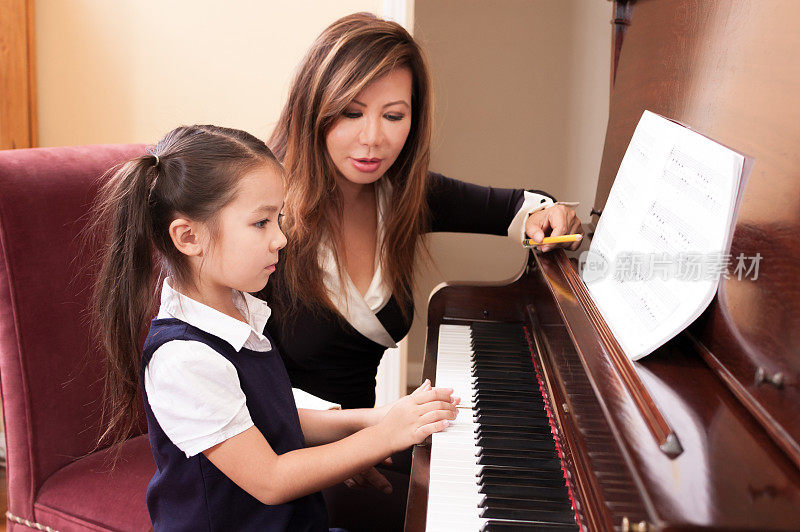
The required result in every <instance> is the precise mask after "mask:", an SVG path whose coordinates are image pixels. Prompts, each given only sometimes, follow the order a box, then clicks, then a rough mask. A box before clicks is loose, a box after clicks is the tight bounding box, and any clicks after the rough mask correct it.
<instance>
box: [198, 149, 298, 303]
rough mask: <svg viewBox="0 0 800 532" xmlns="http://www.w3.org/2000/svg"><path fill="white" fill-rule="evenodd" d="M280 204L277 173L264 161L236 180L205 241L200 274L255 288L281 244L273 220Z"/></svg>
mask: <svg viewBox="0 0 800 532" xmlns="http://www.w3.org/2000/svg"><path fill="white" fill-rule="evenodd" d="M282 209H283V179H282V176H281V174H280V170H279V169H278V168H276V167H275V165H273V164H270V163H267V164H264V165H263V166H260V167H257V168H255V169H253V170H251V171H249V172H248V173H246V174H245V175H244V176H242V178H241V179H240V180H239V183H238V185H237V192H236V196H235V197H234V199H233V200H232V201H231V202H229V203H228V204H227V205H226V206H225V207H223V208H222V210H221V211H220V212H219V214H218V216H217V219H216V224H217V227H216V232H215V234H216V236H215V237H214V238H213V242H209V243H208V244H210V245H206V246H205V248H206V250H207V251H206V256H205V260H204V261H203V266H202V270H201V272H202V275H204V276H205V277H206V280H207V281H210V282H211V284H212V285H218V286H219V287H227V288H234V289H236V290H240V291H242V292H258V291H259V290H261V289H262V288H264V287H265V286H266V285H267V281H268V280H269V276H270V274H272V272H274V271H275V265H276V264H277V262H278V251H279V250H280V249H282V248H283V247H284V246H285V245H286V236H284V234H283V232H282V231H281V228H280V226H279V224H278V217H279V215H280V213H281V210H282Z"/></svg>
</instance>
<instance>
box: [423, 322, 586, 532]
mask: <svg viewBox="0 0 800 532" xmlns="http://www.w3.org/2000/svg"><path fill="white" fill-rule="evenodd" d="M436 385H437V386H447V387H452V388H454V392H453V394H454V395H456V396H458V397H461V405H459V413H458V417H457V418H456V420H455V421H454V422H453V424H452V425H451V426H450V427H448V428H447V430H445V431H444V432H440V433H436V434H434V435H433V437H432V445H431V461H430V484H429V488H428V513H427V520H426V522H427V526H426V530H427V531H429V532H431V531H447V532H450V531H453V530H459V531H460V530H464V531H469V530H473V531H487V532H488V531H500V530H504V531H511V530H557V531H563V530H578V525H577V524H576V522H575V512H574V510H573V508H572V503H571V501H570V496H569V492H568V490H567V487H566V484H565V481H564V473H563V471H562V466H561V460H560V458H559V456H558V453H557V451H556V447H555V444H554V442H553V436H552V434H551V431H550V425H549V421H548V417H547V414H546V410H545V406H544V402H543V399H542V396H541V391H540V389H539V384H538V381H537V378H536V373H535V370H534V367H533V364H532V361H531V357H530V351H529V349H528V345H527V343H526V340H525V337H524V334H523V330H522V326H521V325H519V324H501V323H484V322H475V323H473V324H471V325H449V324H443V325H441V327H440V328H439V347H438V359H437V364H436Z"/></svg>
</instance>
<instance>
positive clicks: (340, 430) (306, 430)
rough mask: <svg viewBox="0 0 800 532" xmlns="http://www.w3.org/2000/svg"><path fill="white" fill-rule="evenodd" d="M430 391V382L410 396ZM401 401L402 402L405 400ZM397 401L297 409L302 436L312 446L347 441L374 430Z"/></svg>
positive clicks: (455, 398)
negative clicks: (372, 406) (369, 404)
mask: <svg viewBox="0 0 800 532" xmlns="http://www.w3.org/2000/svg"><path fill="white" fill-rule="evenodd" d="M430 389H431V383H430V381H429V380H428V379H425V382H423V383H422V385H421V386H420V387H419V388H417V389H416V390H414V392H412V394H411V395H414V394H418V393H421V392H424V391H426V390H430ZM398 401H402V398H401V399H399V400H398ZM398 401H395V402H393V403H390V404H388V405H384V406H381V407H378V408H353V409H348V410H311V409H305V408H298V409H297V413H298V415H299V416H300V425H301V426H302V428H303V436H304V437H305V439H306V444H307V445H309V446H313V445H321V444H323V443H330V442H333V441H336V440H341V439H342V438H346V437H347V436H350V435H351V434H353V433H355V432H358V431H359V430H361V429H364V428H367V427H371V426H372V425H376V424H377V423H379V422H380V420H381V419H383V417H384V416H385V415H386V414H387V413H388V412H389V410H391V409H392V407H394V405H395V404H397V402H398ZM459 401H460V399H459V398H457V397H454V398H453V401H452V402H453V404H454V405H458V403H459Z"/></svg>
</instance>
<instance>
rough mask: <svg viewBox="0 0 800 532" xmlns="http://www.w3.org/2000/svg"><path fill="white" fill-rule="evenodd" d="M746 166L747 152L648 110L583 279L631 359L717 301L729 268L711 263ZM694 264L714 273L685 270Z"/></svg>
mask: <svg viewBox="0 0 800 532" xmlns="http://www.w3.org/2000/svg"><path fill="white" fill-rule="evenodd" d="M743 168H745V157H744V156H743V155H741V154H739V153H737V152H735V151H733V150H730V149H728V148H726V147H724V146H722V145H721V144H718V143H716V142H714V141H713V140H711V139H708V138H707V137H704V136H703V135H701V134H699V133H695V132H693V131H691V130H690V129H688V128H686V127H683V126H681V125H679V124H677V123H675V122H672V121H670V120H667V119H666V118H663V117H661V116H659V115H656V114H654V113H651V112H649V111H645V112H644V114H643V115H642V118H641V119H640V121H639V124H638V125H637V126H636V131H635V132H634V134H633V138H632V139H631V142H630V145H629V146H628V150H627V151H626V152H625V156H624V157H623V159H622V163H621V164H620V167H619V172H618V173H617V177H616V179H615V181H614V186H613V187H612V188H611V193H610V194H609V197H608V200H607V202H606V205H605V208H604V209H603V215H602V216H601V218H600V221H599V223H598V225H597V229H596V230H595V235H594V238H593V239H592V245H591V248H590V249H589V251H588V252H587V253H586V254H585V256H584V257H582V260H581V264H582V272H581V275H582V278H583V281H584V282H585V283H586V286H587V288H588V289H589V291H590V293H591V294H592V297H593V299H594V301H595V303H596V304H597V306H598V308H599V310H600V312H601V313H602V314H603V317H604V318H605V320H606V322H607V323H608V325H609V327H610V328H611V330H612V332H613V333H614V336H615V337H616V338H617V341H618V342H619V343H620V346H621V347H622V349H623V350H624V351H625V353H626V354H627V355H628V356H629V357H630V358H632V359H634V360H636V359H638V358H641V357H643V356H645V355H647V354H649V353H651V352H652V351H653V350H655V349H657V348H658V347H659V346H661V345H663V344H664V343H665V342H667V341H668V340H669V339H670V338H672V337H673V336H675V335H676V334H677V333H678V332H680V331H681V330H683V329H684V328H686V326H687V325H689V323H691V322H692V321H694V320H695V319H696V318H697V317H698V316H699V315H700V313H701V312H702V311H703V310H705V308H706V307H707V306H708V304H709V303H710V302H711V300H712V299H713V297H714V294H715V293H716V290H717V286H718V284H719V279H720V269H719V268H714V267H709V264H708V263H709V261H710V260H711V259H714V258H718V257H723V256H725V253H727V251H728V248H729V246H730V237H731V233H732V227H733V221H734V215H735V212H736V201H737V196H738V192H739V190H740V188H741V184H742V173H743ZM695 266H696V267H697V268H701V270H699V271H701V273H702V272H706V273H708V275H685V273H686V270H687V268H690V267H695ZM712 266H713V265H712ZM702 268H705V269H702Z"/></svg>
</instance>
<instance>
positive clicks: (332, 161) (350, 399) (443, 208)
mask: <svg viewBox="0 0 800 532" xmlns="http://www.w3.org/2000/svg"><path fill="white" fill-rule="evenodd" d="M431 90H432V88H431V82H430V78H429V75H428V71H427V67H426V65H425V62H424V59H423V55H422V51H421V49H420V47H419V45H418V44H417V43H416V42H415V41H414V40H413V39H412V37H411V36H410V35H409V34H408V33H407V32H406V31H405V30H404V29H403V28H402V26H400V25H399V24H396V23H393V22H388V21H384V20H381V19H378V18H376V17H375V16H373V15H370V14H366V13H358V14H354V15H350V16H347V17H344V18H342V19H340V20H338V21H336V22H334V23H333V24H332V25H331V26H329V27H328V28H327V29H326V30H324V31H323V32H322V34H321V35H320V36H319V37H318V38H317V40H316V41H315V42H314V44H313V45H312V47H311V49H310V50H309V52H308V54H307V55H306V57H305V59H304V60H303V62H302V64H301V66H300V69H299V72H298V73H297V75H296V77H295V79H294V82H293V83H292V86H291V89H290V91H289V99H288V102H287V103H286V106H285V107H284V109H283V112H282V114H281V117H280V120H279V122H278V124H277V126H276V129H275V131H274V133H273V135H272V138H271V139H270V142H269V144H270V147H271V148H272V149H273V151H274V152H275V154H276V156H277V157H278V158H279V159H280V160H282V162H283V164H284V166H285V168H286V171H287V176H288V177H287V191H286V192H287V193H286V206H285V209H284V213H285V224H284V229H285V231H286V233H287V237H288V240H289V243H288V245H287V247H286V249H285V251H284V261H285V263H286V264H289V265H291V266H290V267H287V268H280V269H279V271H278V273H277V279H275V282H274V283H270V285H269V286H270V287H269V293H267V294H264V296H265V297H266V298H267V300H268V301H269V302H270V305H273V306H275V307H278V309H279V310H278V311H276V312H275V313H274V316H275V318H274V319H271V320H270V321H269V323H268V324H267V330H268V331H269V333H270V334H271V335H272V337H273V338H274V339H275V340H276V342H277V343H278V344H279V348H280V352H281V353H282V356H283V357H284V362H285V364H286V368H287V370H288V372H289V375H290V378H291V380H292V384H293V386H295V387H297V388H301V389H303V390H305V391H307V392H310V393H312V394H314V395H316V396H318V397H321V398H323V399H327V400H329V401H333V402H336V403H339V404H341V405H342V407H343V408H355V407H368V406H373V405H374V401H375V393H374V389H375V374H376V371H377V367H378V363H379V362H380V359H381V356H382V355H383V353H384V351H385V349H386V348H387V347H392V346H394V345H395V342H397V341H399V340H400V339H402V338H403V337H404V336H405V335H406V334H407V332H408V330H409V328H410V326H411V320H412V317H413V299H412V285H413V266H414V260H415V257H416V254H417V252H418V250H419V249H420V248H421V246H420V244H421V236H422V235H423V234H424V233H426V232H428V231H455V232H473V233H487V234H498V235H504V234H508V235H509V236H511V237H512V238H514V239H515V240H517V241H519V242H520V243H521V240H522V238H523V230H524V231H525V232H527V234H528V235H530V236H532V237H533V238H534V239H536V240H541V238H542V237H543V236H544V234H547V233H550V234H553V235H559V234H566V233H577V232H581V224H580V221H579V220H578V218H577V217H576V215H575V213H574V212H573V211H572V210H571V209H569V208H567V207H565V206H563V205H554V204H553V200H552V198H551V197H550V196H548V195H546V194H544V193H535V192H534V193H530V192H524V191H522V190H503V189H494V188H485V187H479V186H475V185H471V184H467V183H463V182H459V181H455V180H451V179H448V178H445V177H443V176H440V175H437V174H432V173H430V172H429V170H428V163H429V158H430V137H431V119H432V116H433V110H432V95H431ZM529 213H533V214H531V215H530V216H528V215H529ZM577 246H578V243H575V244H573V245H572V247H573V249H575V248H577ZM549 247H550V246H544V247H543V248H542V250H543V251H547V250H548V249H549ZM282 320H283V321H282Z"/></svg>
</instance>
